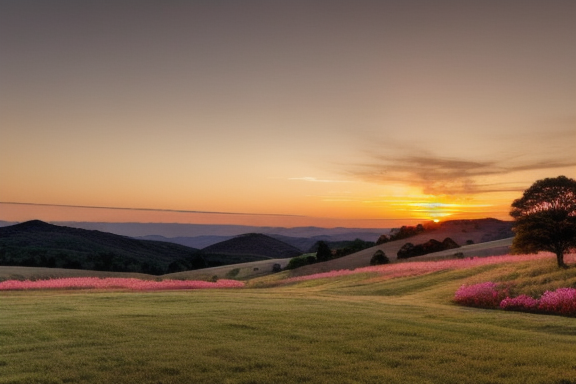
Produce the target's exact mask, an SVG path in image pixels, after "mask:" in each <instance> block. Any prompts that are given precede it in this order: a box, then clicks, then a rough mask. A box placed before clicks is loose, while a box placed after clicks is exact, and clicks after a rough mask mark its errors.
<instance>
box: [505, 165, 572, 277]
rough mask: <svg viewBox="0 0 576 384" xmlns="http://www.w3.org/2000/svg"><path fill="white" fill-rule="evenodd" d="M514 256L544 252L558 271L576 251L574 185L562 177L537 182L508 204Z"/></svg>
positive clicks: (570, 180)
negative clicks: (570, 252)
mask: <svg viewBox="0 0 576 384" xmlns="http://www.w3.org/2000/svg"><path fill="white" fill-rule="evenodd" d="M510 215H511V216H512V217H513V218H514V219H515V220H516V222H515V223H514V232H516V236H515V237H514V242H513V243H512V250H513V251H514V252H515V253H523V252H526V253H534V252H538V251H548V252H553V253H555V254H556V259H557V261H558V266H559V267H566V264H564V253H565V252H567V251H568V250H569V249H571V248H573V247H576V181H575V180H573V179H569V178H567V177H565V176H558V177H556V178H547V179H543V180H538V181H536V182H535V183H534V184H532V186H531V187H530V188H528V189H527V190H526V191H524V195H523V196H522V198H520V199H516V200H514V202H513V203H512V211H511V212H510Z"/></svg>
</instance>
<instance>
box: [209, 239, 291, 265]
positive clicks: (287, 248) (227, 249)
mask: <svg viewBox="0 0 576 384" xmlns="http://www.w3.org/2000/svg"><path fill="white" fill-rule="evenodd" d="M200 252H201V253H202V254H219V255H252V256H261V257H266V258H274V259H285V258H291V257H295V256H299V255H301V254H302V252H301V251H300V250H299V249H298V248H296V247H294V246H292V245H290V244H287V243H285V242H283V241H280V240H278V239H275V238H273V237H270V236H267V235H264V234H262V233H246V234H242V235H239V236H236V237H233V238H232V239H229V240H225V241H221V242H219V243H216V244H213V245H210V246H208V247H206V248H203V249H202V250H201V251H200Z"/></svg>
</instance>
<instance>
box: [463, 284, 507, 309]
mask: <svg viewBox="0 0 576 384" xmlns="http://www.w3.org/2000/svg"><path fill="white" fill-rule="evenodd" d="M505 296H506V295H505V292H503V291H500V290H498V285H497V284H496V283H493V282H490V281H489V282H486V283H480V284H474V285H463V286H461V287H460V288H459V289H458V290H457V291H456V294H455V295H454V301H455V302H456V303H457V304H461V305H467V306H469V307H479V308H497V307H498V306H499V305H500V302H501V301H502V299H503V298H504V297H505Z"/></svg>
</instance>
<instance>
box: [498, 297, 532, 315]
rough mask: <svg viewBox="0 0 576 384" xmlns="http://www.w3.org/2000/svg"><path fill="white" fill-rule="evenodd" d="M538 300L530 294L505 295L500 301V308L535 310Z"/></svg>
mask: <svg viewBox="0 0 576 384" xmlns="http://www.w3.org/2000/svg"><path fill="white" fill-rule="evenodd" d="M538 305H539V300H538V299H535V298H533V297H530V296H526V295H520V296H518V297H507V298H505V299H504V300H502V301H501V302H500V308H502V309H505V310H508V311H521V312H536V311H537V310H538Z"/></svg>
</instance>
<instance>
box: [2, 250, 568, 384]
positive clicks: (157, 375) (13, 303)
mask: <svg viewBox="0 0 576 384" xmlns="http://www.w3.org/2000/svg"><path fill="white" fill-rule="evenodd" d="M502 260H505V259H502ZM569 260H570V261H571V262H572V263H573V262H574V261H576V258H575V257H574V256H571V258H570V259H569ZM471 261H472V260H471ZM406 264H410V263H406ZM413 264H414V263H413ZM398 265H399V264H398ZM415 265H416V264H414V265H413V266H412V270H411V271H410V272H409V273H405V274H401V273H400V272H399V271H398V270H400V269H402V268H405V269H406V268H408V267H394V268H397V269H398V270H396V271H393V272H391V273H390V274H386V273H378V272H376V271H374V270H365V271H358V273H349V274H345V273H341V274H340V275H334V276H317V278H314V279H299V280H288V279H289V276H288V273H285V272H283V273H281V274H277V275H272V276H269V277H266V278H260V279H254V280H251V281H248V282H247V284H246V288H237V289H210V290H186V291H184V290H176V291H127V290H113V291H107V290H86V289H84V290H78V289H67V290H62V289H56V290H30V291H2V292H0V383H46V384H47V383H150V384H159V383H163V384H166V383H246V384H248V383H459V384H461V383H486V384H488V383H490V384H496V383H498V384H499V383H502V384H504V383H534V384H536V383H538V384H575V383H576V347H575V345H576V319H575V318H573V317H564V316H551V315H544V314H535V313H521V312H513V311H504V310H498V309H497V310H495V309H484V308H471V307H466V306H460V305H457V304H455V303H454V297H455V292H457V290H458V289H459V288H460V287H462V286H463V285H464V286H471V285H474V284H480V283H483V282H488V281H490V282H497V283H499V284H507V285H508V286H510V287H511V289H512V290H513V293H514V294H515V295H520V294H529V295H532V296H535V295H538V294H542V293H543V292H544V291H545V290H554V289H557V288H560V287H576V268H575V267H573V266H572V267H571V268H569V269H568V270H559V269H558V268H557V267H556V266H555V260H554V258H553V257H540V258H535V259H532V260H520V259H519V260H517V261H513V262H502V263H496V262H493V263H488V262H484V263H480V262H477V263H476V264H473V263H472V262H470V263H469V264H468V265H466V267H463V268H440V269H438V268H432V267H429V268H428V270H426V271H424V272H422V273H416V272H415V270H414V269H415ZM430 265H432V264H429V266H430ZM512 287H513V288H512Z"/></svg>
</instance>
